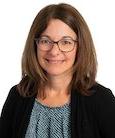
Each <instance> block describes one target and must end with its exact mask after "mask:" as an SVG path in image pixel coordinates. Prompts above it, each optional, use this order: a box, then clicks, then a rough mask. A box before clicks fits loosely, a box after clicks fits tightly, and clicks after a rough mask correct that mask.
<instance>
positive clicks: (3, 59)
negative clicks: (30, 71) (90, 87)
mask: <svg viewBox="0 0 115 138" xmlns="http://www.w3.org/2000/svg"><path fill="white" fill-rule="evenodd" d="M59 2H67V3H69V4H71V5H73V6H75V7H76V8H77V9H78V10H79V11H80V13H81V14H82V15H83V17H84V18H85V20H86V22H87V24H88V26H89V28H90V31H91V33H92V36H93V40H94V44H95V48H96V52H97V58H98V74H97V81H98V82H100V83H101V84H102V85H104V86H106V87H109V88H110V89H111V90H112V91H113V94H115V86H114V83H115V61H114V60H115V4H114V0H96V1H93V0H63V1H61V0H1V1H0V112H1V109H2V107H3V104H4V102H5V99H6V97H7V95H8V92H9V90H10V88H11V87H12V86H13V85H15V84H17V83H18V82H19V81H20V79H21V55H22V51H23V48H24V45H25V41H26V38H27V35H28V32H29V29H30V26H31V24H32V21H33V20H34V17H35V16H36V14H37V13H38V11H39V10H40V9H41V8H43V7H44V6H46V5H47V4H52V3H59Z"/></svg>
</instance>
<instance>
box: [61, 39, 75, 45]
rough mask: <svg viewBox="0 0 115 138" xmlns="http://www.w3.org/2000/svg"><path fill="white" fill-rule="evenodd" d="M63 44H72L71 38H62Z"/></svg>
mask: <svg viewBox="0 0 115 138" xmlns="http://www.w3.org/2000/svg"><path fill="white" fill-rule="evenodd" d="M61 44H62V45H71V44H72V41H71V40H61Z"/></svg>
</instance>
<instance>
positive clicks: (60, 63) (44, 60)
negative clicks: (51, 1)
mask: <svg viewBox="0 0 115 138" xmlns="http://www.w3.org/2000/svg"><path fill="white" fill-rule="evenodd" d="M41 36H44V37H45V38H48V39H49V38H50V39H51V40H53V41H59V40H61V39H62V38H65V37H71V38H72V39H73V40H76V38H77V36H76V34H75V32H74V31H73V30H72V29H71V28H70V27H69V26H68V25H67V24H65V23H64V22H62V21H61V20H59V19H52V20H51V21H50V22H49V24H48V26H47V28H46V30H45V31H44V32H43V33H42V34H41ZM38 47H39V45H38ZM38 47H37V58H38V62H39V64H40V66H41V67H42V68H43V70H45V71H46V73H47V74H48V75H50V76H56V75H62V74H65V75H67V73H69V72H70V71H71V68H72V66H73V64H74V61H75V57H76V51H77V44H76V43H75V47H74V49H73V50H72V51H70V52H62V51H60V50H59V48H58V45H57V44H56V43H55V44H54V45H53V47H52V48H51V49H50V50H48V51H43V50H41V49H39V48H38Z"/></svg>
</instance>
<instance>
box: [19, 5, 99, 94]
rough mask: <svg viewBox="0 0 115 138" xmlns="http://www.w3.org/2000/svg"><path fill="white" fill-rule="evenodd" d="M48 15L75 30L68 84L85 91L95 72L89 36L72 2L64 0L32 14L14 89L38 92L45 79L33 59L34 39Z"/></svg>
mask: <svg viewBox="0 0 115 138" xmlns="http://www.w3.org/2000/svg"><path fill="white" fill-rule="evenodd" d="M51 19H60V20H61V21H63V22H64V23H66V24H67V25H68V26H69V27H70V28H71V29H73V30H74V32H75V33H76V35H77V37H78V45H79V47H78V51H77V54H76V60H75V64H74V67H73V78H72V81H71V83H70V88H71V89H78V90H79V91H80V92H81V93H82V94H84V95H89V91H88V90H89V89H90V88H91V87H92V86H93V85H94V83H95V77H96V72H97V60H96V53H95V48H94V44H93V40H92V37H91V34H90V31H89V29H88V26H87V24H86V22H85V20H84V19H83V17H82V16H81V14H80V13H79V12H78V11H77V10H76V9H75V8H74V7H73V6H71V5H69V4H65V3H60V4H52V5H48V6H46V7H44V8H43V9H42V10H41V11H40V12H39V13H38V14H37V16H36V17H35V19H34V21H33V24H32V26H31V28H30V32H29V34H28V38H27V41H26V45H25V49H24V52H23V56H22V79H21V81H20V83H19V84H18V85H17V86H18V90H19V92H20V94H21V95H23V96H32V95H35V94H37V93H38V89H43V87H44V85H45V84H46V82H47V77H46V75H45V73H44V71H43V69H42V68H41V66H40V65H39V63H38V60H37V49H36V44H35V41H34V40H35V38H39V37H40V35H41V33H42V32H43V31H44V30H45V29H46V28H47V26H48V23H49V21H50V20H51ZM39 92H40V91H39ZM41 95H43V94H42V93H41Z"/></svg>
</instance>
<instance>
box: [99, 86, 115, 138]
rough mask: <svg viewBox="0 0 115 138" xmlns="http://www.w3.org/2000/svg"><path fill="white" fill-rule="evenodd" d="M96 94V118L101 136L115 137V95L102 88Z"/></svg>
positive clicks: (103, 137) (104, 137)
mask: <svg viewBox="0 0 115 138" xmlns="http://www.w3.org/2000/svg"><path fill="white" fill-rule="evenodd" d="M99 93H100V94H99V96H97V113H96V115H97V119H98V125H99V131H100V134H101V136H102V138H115V96H114V95H113V93H112V92H111V90H110V89H107V88H106V89H104V90H101V91H100V92H99Z"/></svg>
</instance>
